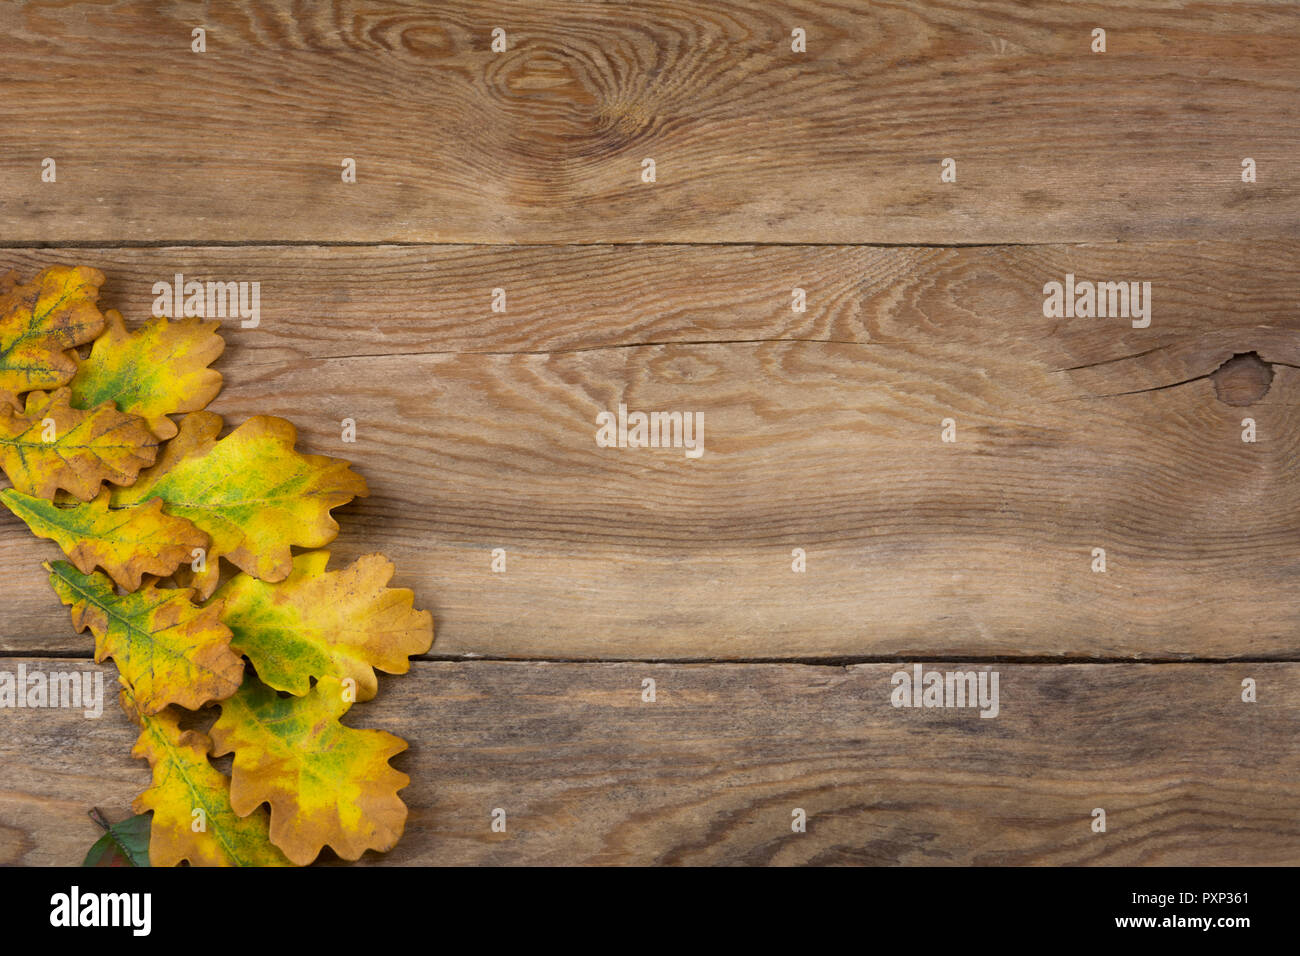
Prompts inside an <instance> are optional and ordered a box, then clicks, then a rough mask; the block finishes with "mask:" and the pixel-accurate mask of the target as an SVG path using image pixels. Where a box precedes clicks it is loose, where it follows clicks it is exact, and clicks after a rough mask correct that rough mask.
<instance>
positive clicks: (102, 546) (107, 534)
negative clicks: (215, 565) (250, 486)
mask: <svg viewBox="0 0 1300 956" xmlns="http://www.w3.org/2000/svg"><path fill="white" fill-rule="evenodd" d="M108 499H109V492H108V489H104V491H102V492H100V494H99V497H98V498H96V499H95V500H94V501H91V502H90V503H89V504H76V505H73V506H72V507H61V506H59V505H58V504H56V503H55V502H53V501H46V500H45V499H44V498H34V497H32V496H31V495H24V494H22V493H21V492H19V491H15V490H14V489H13V488H6V489H5V490H4V491H0V501H3V502H4V504H5V507H7V508H8V509H9V510H10V511H12V512H13V513H14V514H16V515H17V516H18V517H19V518H22V519H23V521H25V522H26V523H27V527H28V528H30V529H31V530H32V533H33V534H35V535H36V536H38V537H41V538H49V539H50V540H51V541H53V542H54V543H55V544H57V545H58V546H59V547H60V548H62V549H63V553H64V554H66V555H67V556H68V557H69V558H70V559H71V560H72V563H73V564H75V565H76V566H77V569H78V570H79V571H81V572H82V573H83V574H89V573H90V572H91V571H93V570H95V568H103V569H104V570H105V571H107V572H108V575H109V577H111V578H112V579H113V580H114V581H116V582H117V584H118V586H119V587H122V588H124V589H125V590H127V591H134V590H136V589H138V588H139V587H140V581H141V577H142V576H143V575H146V574H152V575H154V576H156V577H160V578H162V577H167V576H168V575H169V574H171V573H172V572H173V571H175V570H176V569H177V568H178V567H179V566H180V565H181V564H182V563H184V562H186V561H190V560H191V559H192V556H193V554H194V549H195V548H204V549H206V548H207V546H208V536H207V535H206V534H204V533H203V532H202V531H200V530H199V529H198V528H196V527H194V525H192V524H190V523H189V522H188V521H186V520H185V519H184V518H176V517H173V516H172V515H169V514H167V513H165V512H164V511H163V510H162V502H161V501H159V500H158V499H157V498H155V499H154V500H153V501H150V502H148V503H146V504H143V505H140V506H139V507H137V508H122V509H119V510H116V511H113V510H110V509H109V507H108Z"/></svg>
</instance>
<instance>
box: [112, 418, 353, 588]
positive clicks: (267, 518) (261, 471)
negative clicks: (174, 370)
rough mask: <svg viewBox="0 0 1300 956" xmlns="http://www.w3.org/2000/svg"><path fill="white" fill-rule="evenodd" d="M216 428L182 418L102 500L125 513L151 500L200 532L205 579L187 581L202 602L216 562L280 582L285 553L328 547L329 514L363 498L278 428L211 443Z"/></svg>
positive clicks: (327, 461)
mask: <svg viewBox="0 0 1300 956" xmlns="http://www.w3.org/2000/svg"><path fill="white" fill-rule="evenodd" d="M221 426H222V422H221V417H220V416H219V415H214V414H212V413H211V412H191V413H190V414H189V415H186V416H185V418H183V419H182V420H181V426H180V431H179V433H178V434H177V435H176V437H175V438H173V439H172V440H171V441H170V442H168V443H167V446H166V448H165V449H164V450H163V453H162V454H161V455H160V456H159V458H158V461H157V463H156V464H155V465H154V466H153V467H152V468H150V469H148V470H147V471H144V472H141V474H140V477H139V479H138V480H137V481H136V482H135V484H134V485H132V486H131V487H130V488H117V489H114V491H113V496H112V498H111V500H110V505H111V507H114V508H125V507H131V506H133V505H139V504H144V503H145V502H147V501H150V500H151V499H154V498H158V499H161V500H162V503H163V510H164V511H166V512H167V513H168V514H171V515H176V516H178V517H181V518H186V519H187V520H189V521H191V522H193V523H194V525H195V526H197V527H198V528H200V529H201V530H203V531H205V532H207V534H208V535H209V536H210V537H211V538H212V545H211V548H210V549H209V551H208V555H207V561H206V566H205V570H204V571H203V572H201V573H199V574H197V575H196V576H195V577H194V578H193V580H192V583H193V585H194V587H195V588H196V589H197V590H198V592H199V594H200V595H201V596H202V597H205V598H206V597H209V596H211V594H212V592H213V590H215V589H216V586H217V581H218V575H219V573H220V572H219V570H218V566H217V565H218V562H217V559H218V558H219V557H224V558H226V559H227V560H229V561H231V562H232V563H233V564H235V565H236V566H237V567H239V568H240V569H241V570H243V571H246V572H248V573H249V574H251V575H253V576H254V577H257V578H261V579H262V580H264V581H282V580H284V579H285V578H286V577H288V575H289V572H290V571H292V570H293V552H292V551H291V548H292V547H293V546H295V545H296V546H298V547H303V548H319V547H322V546H324V545H326V544H329V543H330V542H331V541H333V540H334V537H335V536H336V535H337V534H338V530H339V526H338V524H337V523H336V522H335V521H334V519H333V518H332V517H331V516H330V509H331V508H335V507H337V506H338V505H341V504H345V503H346V502H348V501H351V500H352V499H353V498H354V497H357V496H359V495H365V494H366V493H367V490H366V482H365V479H364V478H362V477H361V476H360V475H358V474H357V473H356V472H354V471H352V470H351V468H349V466H348V462H346V461H343V460H341V459H338V458H328V457H325V456H323V455H304V454H302V453H300V452H298V451H295V450H294V447H293V446H294V442H295V441H296V440H297V435H298V433H297V431H296V430H295V429H294V427H293V425H291V424H290V423H289V422H287V421H285V420H284V419H283V418H272V417H269V416H266V415H258V416H256V417H254V418H250V419H249V420H248V421H246V422H244V423H243V424H242V425H240V426H239V427H238V428H236V429H235V430H234V431H233V432H231V433H230V434H229V435H227V436H226V437H225V438H222V439H220V440H217V435H218V434H220V432H221ZM181 570H185V569H181Z"/></svg>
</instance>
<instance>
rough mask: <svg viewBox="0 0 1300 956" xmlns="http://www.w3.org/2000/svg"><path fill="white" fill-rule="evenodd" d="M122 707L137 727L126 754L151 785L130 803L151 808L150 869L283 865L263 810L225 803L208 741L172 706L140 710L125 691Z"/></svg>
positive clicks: (225, 790)
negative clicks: (145, 768) (241, 810)
mask: <svg viewBox="0 0 1300 956" xmlns="http://www.w3.org/2000/svg"><path fill="white" fill-rule="evenodd" d="M122 707H123V709H125V710H126V712H127V714H128V715H130V716H131V717H132V718H134V720H135V722H136V723H137V724H139V726H140V736H139V738H138V739H137V740H136V742H135V747H133V748H132V750H131V756H133V757H139V758H141V759H143V760H148V761H149V766H150V767H151V768H152V770H153V785H152V786H151V787H150V788H149V789H148V790H146V791H145V792H144V793H142V794H140V796H138V797H136V798H135V802H134V803H133V804H132V805H131V808H132V809H133V810H135V812H136V813H147V812H150V811H152V813H153V820H152V823H151V826H150V830H149V862H150V864H151V865H153V866H176V865H178V864H179V863H180V862H181V861H182V860H184V861H187V862H189V864H190V865H191V866H289V865H290V864H289V861H288V860H286V859H285V857H284V854H283V853H281V852H280V851H279V850H277V849H276V848H275V847H274V846H273V845H272V844H271V840H270V835H269V832H268V829H269V820H268V817H267V814H266V811H265V810H264V809H262V808H261V807H255V808H254V809H253V811H252V812H251V813H247V814H242V815H241V814H237V813H235V811H234V810H233V809H232V808H231V806H230V780H229V779H228V778H227V777H226V775H225V774H223V773H222V772H221V771H220V770H218V769H217V768H216V767H214V766H212V763H211V762H210V761H209V760H208V753H209V751H211V749H212V741H211V739H210V738H209V737H208V735H207V734H205V733H202V732H200V731H197V730H181V728H180V713H179V712H178V711H177V710H176V709H175V708H174V707H168V708H167V709H166V710H163V711H160V712H159V713H157V714H153V715H148V714H143V713H141V712H140V710H139V709H138V708H136V707H135V706H134V704H133V702H132V699H131V693H130V690H129V689H127V690H123V692H122Z"/></svg>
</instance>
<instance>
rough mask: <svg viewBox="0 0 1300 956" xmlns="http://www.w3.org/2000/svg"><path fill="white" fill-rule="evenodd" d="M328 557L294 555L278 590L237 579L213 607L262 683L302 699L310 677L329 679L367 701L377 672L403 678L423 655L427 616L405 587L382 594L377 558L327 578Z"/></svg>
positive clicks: (381, 564) (429, 630) (381, 565)
mask: <svg viewBox="0 0 1300 956" xmlns="http://www.w3.org/2000/svg"><path fill="white" fill-rule="evenodd" d="M329 558H330V556H329V552H328V551H308V552H306V553H305V554H300V555H297V556H296V557H295V558H294V559H293V571H292V572H291V573H290V574H289V576H288V577H287V578H285V579H284V580H283V581H281V582H279V583H277V584H270V583H267V582H265V581H259V580H257V579H256V578H253V577H250V576H249V575H247V574H239V575H236V576H235V577H233V578H231V579H230V580H229V581H227V582H226V583H225V584H223V585H222V586H221V587H220V588H219V589H218V590H217V593H216V597H215V598H214V601H216V602H220V606H221V621H222V623H223V624H225V625H226V627H228V628H230V631H231V633H232V634H233V635H234V637H233V638H232V639H231V642H230V646H231V647H232V648H233V649H234V650H235V651H236V652H237V653H240V654H244V655H246V656H247V657H248V659H249V660H250V661H252V662H253V666H254V667H255V668H257V676H258V677H259V678H261V679H262V681H263V682H264V683H266V684H269V685H270V686H271V687H274V688H275V689H276V690H283V691H288V692H289V693H291V694H296V695H298V696H301V695H303V694H305V693H307V691H308V690H309V689H310V687H311V678H313V677H324V676H326V675H332V676H334V677H337V678H339V679H340V680H344V681H346V680H351V681H353V686H354V687H355V690H356V699H357V700H370V699H371V698H372V697H374V696H375V693H376V692H377V691H378V689H379V683H378V680H377V679H376V677H375V669H376V668H378V669H379V670H381V671H384V672H385V673H388V674H405V673H406V672H407V671H408V670H410V667H411V662H410V661H409V660H408V658H409V657H410V656H411V655H412V654H423V653H425V652H426V651H428V650H429V647H430V646H431V645H432V644H433V616H432V615H431V614H429V612H428V611H417V610H414V608H413V607H412V603H413V601H414V599H415V595H414V594H412V593H411V592H410V591H409V590H407V589H406V588H390V587H387V584H388V582H389V580H390V579H391V578H392V576H393V564H392V562H391V561H389V560H388V559H387V558H385V557H384V556H383V555H382V554H367V555H363V556H362V557H360V558H358V559H357V560H356V562H354V563H353V564H352V565H351V566H350V567H348V568H346V569H344V570H342V571H326V570H325V567H326V565H327V564H328V563H329Z"/></svg>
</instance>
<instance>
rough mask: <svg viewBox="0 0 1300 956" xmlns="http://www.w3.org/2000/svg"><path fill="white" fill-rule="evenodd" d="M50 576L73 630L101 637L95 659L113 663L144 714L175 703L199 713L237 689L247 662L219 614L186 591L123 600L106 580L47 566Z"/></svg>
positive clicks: (64, 565) (151, 591)
mask: <svg viewBox="0 0 1300 956" xmlns="http://www.w3.org/2000/svg"><path fill="white" fill-rule="evenodd" d="M45 570H47V571H49V572H50V586H51V587H53V588H54V590H55V592H56V593H57V594H58V595H59V598H60V599H61V600H62V601H63V603H64V604H67V605H69V606H70V607H71V608H72V624H73V627H75V628H76V629H77V630H78V631H84V630H85V629H86V628H90V631H91V633H92V634H94V635H95V660H96V661H103V660H104V659H105V658H108V657H111V658H113V661H114V662H115V663H116V664H117V670H118V673H120V674H121V675H122V679H123V680H124V681H126V682H127V683H128V684H130V685H131V687H132V688H133V689H134V695H135V700H136V702H137V704H138V707H139V709H140V712H141V713H144V714H156V713H157V712H158V711H160V710H162V709H163V708H164V707H166V706H168V705H169V704H179V705H180V706H181V707H186V708H189V709H191V710H195V709H197V708H199V707H202V706H203V705H204V704H206V703H209V702H210V701H214V700H222V699H224V698H226V697H229V696H230V695H231V694H233V693H234V692H235V691H236V690H237V689H238V688H239V685H240V682H241V681H242V680H243V676H244V662H243V660H242V659H241V658H240V657H239V656H237V655H236V654H235V653H233V652H232V651H231V650H230V631H229V630H228V629H227V628H226V626H225V625H224V624H222V623H221V621H220V619H219V617H218V614H217V608H215V607H198V606H196V605H195V604H194V603H193V602H192V601H191V600H190V597H191V594H192V593H193V592H192V591H190V590H189V589H188V588H186V589H171V588H168V589H160V588H158V587H157V586H156V585H153V584H149V585H147V586H145V587H144V588H142V589H140V590H139V591H136V592H135V593H134V594H118V593H117V592H116V591H114V590H113V584H112V582H111V581H109V579H108V578H106V577H105V576H104V575H102V574H100V573H98V572H94V573H91V574H83V573H82V572H81V571H78V570H77V569H76V568H74V567H73V566H72V565H71V564H69V563H68V562H66V561H55V562H53V563H52V564H51V563H47V564H46V565H45Z"/></svg>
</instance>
